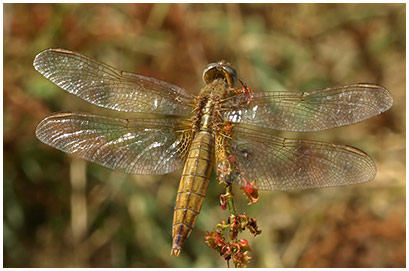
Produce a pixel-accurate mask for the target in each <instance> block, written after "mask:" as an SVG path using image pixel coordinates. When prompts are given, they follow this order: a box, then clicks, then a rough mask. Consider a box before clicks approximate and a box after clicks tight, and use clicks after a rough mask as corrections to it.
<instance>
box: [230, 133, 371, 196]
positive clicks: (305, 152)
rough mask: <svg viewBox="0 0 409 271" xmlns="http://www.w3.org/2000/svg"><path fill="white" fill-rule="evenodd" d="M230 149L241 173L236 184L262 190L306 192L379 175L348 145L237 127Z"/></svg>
mask: <svg viewBox="0 0 409 271" xmlns="http://www.w3.org/2000/svg"><path fill="white" fill-rule="evenodd" d="M229 148H230V151H231V154H232V155H233V158H234V161H235V163H236V165H237V167H238V169H239V172H238V174H237V176H236V178H233V182H234V183H236V184H238V185H241V186H245V183H244V179H245V180H246V181H247V182H252V181H255V182H256V186H257V188H258V189H260V190H302V189H310V188H320V187H329V186H341V185H347V184H356V183H362V182H366V181H370V180H372V179H373V178H374V177H375V175H376V167H375V163H374V162H373V160H372V159H371V158H370V157H369V156H368V155H367V154H366V153H364V152H363V151H361V150H358V149H356V148H354V147H350V146H346V145H335V144H329V143H324V142H316V141H306V140H296V139H288V138H282V137H277V136H272V135H270V134H267V133H263V132H260V131H256V130H253V129H249V128H245V127H240V126H236V127H234V128H233V131H232V138H231V140H230V141H229Z"/></svg>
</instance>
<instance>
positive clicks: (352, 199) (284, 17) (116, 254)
mask: <svg viewBox="0 0 409 271" xmlns="http://www.w3.org/2000/svg"><path fill="white" fill-rule="evenodd" d="M405 19H406V13H405V4H319V5H317V4H227V5H226V4H220V5H218V4H211V5H210V4H209V5H205V4H99V5H97V4H92V5H91V4H54V5H51V4H5V5H4V94H3V95H4V119H3V120H4V126H3V128H4V134H3V138H4V165H3V166H4V184H3V191H4V195H3V196H4V217H3V229H4V231H3V238H4V239H3V240H4V243H3V248H4V255H3V257H4V265H5V266H6V267H225V262H224V261H223V260H221V259H220V258H219V256H218V255H217V254H216V253H215V252H214V251H213V250H210V249H209V248H208V247H207V246H206V245H205V243H204V240H203V236H204V233H205V232H206V231H210V230H212V228H213V227H214V226H215V225H216V223H217V222H219V221H220V220H222V219H226V217H227V215H228V214H227V211H221V210H220V207H219V206H218V196H219V195H220V193H222V191H223V189H222V186H220V185H218V184H217V182H216V181H213V182H212V183H211V184H210V186H209V192H208V196H207V198H206V200H205V203H204V206H203V208H202V212H201V214H200V216H199V218H198V221H197V224H196V227H195V229H194V231H193V233H192V235H191V236H190V238H189V239H188V241H187V242H186V245H185V248H184V251H183V252H182V254H181V256H180V257H179V258H176V257H170V256H169V252H170V247H171V222H172V210H173V205H174V200H175V195H176V189H177V185H178V181H179V176H180V172H176V173H172V174H167V175H164V176H136V175H135V176H132V175H126V174H121V173H117V172H112V171H111V170H108V169H105V168H102V167H100V166H97V165H94V164H90V163H85V162H84V161H81V160H75V159H72V158H70V157H69V156H68V155H66V154H64V153H62V152H59V151H57V150H55V149H52V148H50V147H48V146H46V145H44V144H42V143H41V142H39V141H38V140H37V139H36V138H35V135H34V130H35V127H36V125H37V124H38V123H39V122H40V120H41V119H43V118H44V117H45V116H47V115H48V114H50V113H51V112H55V111H64V110H72V111H87V112H97V111H98V109H96V108H95V106H92V105H89V104H87V103H85V102H83V101H82V100H80V99H79V98H76V97H74V96H73V95H69V94H67V93H65V92H64V91H62V90H61V89H59V88H58V87H56V86H55V85H53V84H52V83H50V82H48V81H47V80H46V79H45V78H43V77H42V76H41V75H39V74H38V73H37V72H36V71H35V70H34V68H33V66H32V61H33V59H34V57H35V55H36V54H37V53H38V52H40V51H42V50H44V49H46V48H50V47H61V48H69V49H72V50H75V51H78V52H81V53H83V54H85V55H88V56H91V57H93V58H96V59H98V60H100V61H103V62H106V63H108V64H111V65H112V66H115V67H118V68H120V69H123V70H126V71H133V72H136V73H141V74H144V75H150V76H154V77H156V78H159V79H163V80H166V81H168V82H171V83H174V84H177V85H179V86H181V87H183V88H185V89H188V90H191V91H192V92H194V93H198V91H199V89H200V88H201V87H202V86H203V82H202V80H201V73H202V70H203V68H204V67H205V66H206V64H207V63H209V62H212V61H215V60H220V59H226V60H228V61H230V62H231V63H233V64H234V65H235V67H236V70H237V71H238V74H239V78H241V79H242V80H244V81H245V82H246V83H247V84H248V86H250V87H251V88H253V89H254V90H255V91H257V90H284V89H290V90H297V89H299V90H308V89H313V88H320V87H327V86H334V85H338V84H348V83H354V82H373V83H378V84H381V85H384V86H385V87H387V88H388V89H389V90H390V91H391V93H392V95H393V96H394V100H395V103H394V105H393V107H392V109H391V110H389V111H387V112H386V113H384V114H382V115H380V116H377V117H374V118H372V119H370V120H367V121H365V122H362V123H359V124H355V125H351V126H348V127H342V128H337V129H332V130H329V131H324V132H320V133H311V134H295V133H293V134H289V135H290V136H292V137H295V136H297V137H301V138H309V139H316V140H323V141H329V142H334V143H342V144H348V145H352V146H355V147H358V148H360V149H362V150H365V151H366V152H367V153H368V154H370V155H371V156H372V157H373V158H374V160H375V161H376V164H377V168H378V173H377V177H376V178H375V180H373V181H372V182H370V183H367V184H361V185H356V186H349V187H338V188H329V189H319V190H310V191H300V192H291V193H288V192H263V193H261V199H260V202H259V203H257V204H255V205H253V206H250V207H247V206H246V201H245V199H244V197H243V196H241V195H239V193H237V199H238V201H239V203H238V205H239V208H240V210H241V211H243V210H245V211H246V212H247V213H248V214H249V215H250V216H253V217H256V218H257V220H258V222H259V224H260V228H261V229H262V231H263V233H262V234H261V236H258V237H256V238H253V237H252V236H246V237H247V238H248V240H249V242H250V245H251V246H252V248H253V251H252V254H251V255H252V256H253V259H252V261H251V263H250V265H249V266H250V267H404V266H405V265H406V262H405V254H406V251H405V247H406V244H405V236H406V231H405V228H406V225H405V163H406V160H405V84H406V78H405V74H406V71H405V57H406V55H405V48H406V44H405V40H406V39H405V32H406V31H405ZM104 113H109V112H104ZM286 135H287V134H286Z"/></svg>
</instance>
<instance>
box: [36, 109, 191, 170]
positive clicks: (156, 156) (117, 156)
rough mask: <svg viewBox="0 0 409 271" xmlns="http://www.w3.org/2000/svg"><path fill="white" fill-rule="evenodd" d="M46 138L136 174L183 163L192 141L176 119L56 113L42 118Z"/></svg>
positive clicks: (41, 136)
mask: <svg viewBox="0 0 409 271" xmlns="http://www.w3.org/2000/svg"><path fill="white" fill-rule="evenodd" d="M36 136H37V138H38V139H40V140H41V141H42V142H44V143H46V144H48V145H50V146H52V147H54V148H57V149H59V150H61V151H63V152H66V153H71V154H73V155H75V156H77V157H79V158H82V159H85V160H88V161H91V162H95V163H98V164H100V165H102V166H105V167H108V168H111V169H116V170H120V171H124V172H126V173H134V174H165V173H168V172H172V171H175V170H178V169H180V168H182V167H183V164H184V160H185V157H186V154H187V151H188V149H189V146H190V142H191V133H190V132H189V131H188V130H185V132H181V131H180V121H179V120H175V119H119V118H110V117H103V116H96V115H90V114H82V113H71V112H66V113H65V112H64V113H55V114H53V115H51V116H49V117H47V118H45V119H44V120H42V121H41V122H40V124H39V125H38V126H37V129H36Z"/></svg>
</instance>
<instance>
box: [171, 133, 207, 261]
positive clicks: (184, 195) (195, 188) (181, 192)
mask: <svg viewBox="0 0 409 271" xmlns="http://www.w3.org/2000/svg"><path fill="white" fill-rule="evenodd" d="M213 159H214V140H213V137H212V135H211V133H210V132H209V131H200V132H199V133H198V134H197V135H196V137H195V138H194V140H193V142H192V145H191V148H190V151H189V154H188V157H187V159H186V164H185V167H184V169H183V174H182V178H181V180H180V184H179V189H178V193H177V196H176V206H175V211H174V214H173V227H172V239H173V242H172V250H171V255H176V256H178V255H179V253H180V251H181V249H182V245H183V242H184V241H185V239H186V238H187V237H188V236H189V234H190V232H191V231H192V229H193V227H194V225H195V222H196V219H197V216H198V215H199V212H200V209H201V207H202V203H203V199H204V197H205V195H206V190H207V186H208V184H209V180H210V175H211V173H212V167H213Z"/></svg>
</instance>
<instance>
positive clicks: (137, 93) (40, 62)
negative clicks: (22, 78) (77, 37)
mask: <svg viewBox="0 0 409 271" xmlns="http://www.w3.org/2000/svg"><path fill="white" fill-rule="evenodd" d="M34 68H35V69H36V70H37V71H38V72H40V73H41V74H42V75H43V76H45V77H46V78H47V79H49V80H50V81H51V82H53V83H54V84H56V85H57V86H59V87H61V88H62V89H64V90H66V91H67V92H69V93H71V94H74V95H76V96H78V97H80V98H82V99H84V100H85V101H87V102H90V103H92V104H95V105H97V106H100V107H104V108H109V109H113V110H117V111H124V112H140V113H153V114H165V115H188V114H190V113H191V110H192V109H191V107H190V106H189V104H192V103H193V102H192V100H193V99H194V96H193V95H192V94H190V93H188V92H187V91H186V90H184V89H182V88H180V87H178V86H175V85H172V84H169V83H166V82H164V81H161V80H158V79H155V78H151V77H146V76H142V75H138V74H134V73H129V72H123V71H120V70H117V69H115V68H113V67H111V66H109V65H106V64H104V63H101V62H98V61H96V60H93V59H91V58H89V57H86V56H84V55H81V54H78V53H76V52H72V51H69V50H64V49H48V50H45V51H43V52H41V53H39V54H38V55H37V56H36V58H35V59H34Z"/></svg>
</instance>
